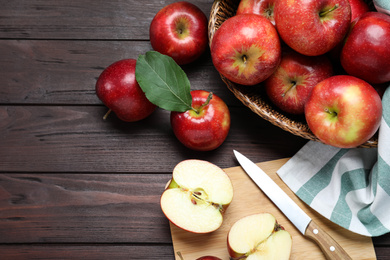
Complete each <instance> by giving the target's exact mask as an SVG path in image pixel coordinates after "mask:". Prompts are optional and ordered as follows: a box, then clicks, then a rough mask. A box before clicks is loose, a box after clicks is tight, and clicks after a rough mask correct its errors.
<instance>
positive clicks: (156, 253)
mask: <svg viewBox="0 0 390 260" xmlns="http://www.w3.org/2000/svg"><path fill="white" fill-rule="evenodd" d="M0 252H1V259H2V260H19V259H62V260H68V259H69V260H74V259H84V260H100V259H101V260H106V259H150V260H153V259H155V260H172V257H173V250H172V245H132V244H129V245H126V244H125V245H123V244H118V245H112V244H95V245H66V244H64V245H50V244H48V245H27V246H26V245H0Z"/></svg>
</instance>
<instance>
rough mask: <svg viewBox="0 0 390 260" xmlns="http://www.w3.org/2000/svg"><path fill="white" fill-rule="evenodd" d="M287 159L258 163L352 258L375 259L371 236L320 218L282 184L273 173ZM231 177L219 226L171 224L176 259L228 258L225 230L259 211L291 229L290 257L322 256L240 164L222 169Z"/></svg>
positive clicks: (308, 257)
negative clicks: (208, 229) (200, 230)
mask: <svg viewBox="0 0 390 260" xmlns="http://www.w3.org/2000/svg"><path fill="white" fill-rule="evenodd" d="M287 160H288V159H281V160H275V161H270V162H263V163H258V164H257V165H258V166H260V167H261V168H262V169H263V170H264V171H265V172H266V173H267V174H268V175H269V176H270V177H271V178H272V179H273V180H274V181H275V182H276V183H277V184H278V185H279V186H280V187H281V188H282V189H283V190H284V191H285V192H286V193H287V194H288V195H289V196H290V197H291V198H292V199H293V200H294V201H295V202H296V203H297V204H298V205H299V206H300V207H301V208H302V209H303V210H304V211H305V212H306V213H307V214H308V215H309V216H310V217H311V218H312V219H314V220H315V221H316V222H317V223H318V224H319V225H320V226H321V227H322V228H323V229H324V230H325V231H327V232H328V234H330V235H331V236H332V237H333V238H334V239H335V240H336V241H337V242H338V243H339V244H340V245H341V246H342V247H343V248H344V249H345V250H346V251H347V253H348V254H349V255H350V256H351V257H352V259H359V260H368V259H370V260H373V259H376V256H375V251H374V246H373V244H372V240H371V238H370V237H364V236H361V235H358V234H355V233H353V232H351V231H349V230H346V229H344V228H342V227H340V226H338V225H336V224H334V223H333V222H331V221H329V220H328V219H326V218H324V217H322V216H321V215H319V214H318V213H316V212H315V211H314V210H312V209H311V208H310V207H308V206H307V205H306V204H305V203H304V202H302V201H300V199H299V198H298V197H297V196H295V194H294V193H293V192H292V191H291V190H290V189H289V188H288V187H287V186H286V185H285V184H284V182H283V181H282V180H281V179H280V178H279V176H278V175H277V174H276V171H277V170H278V169H279V168H280V167H281V166H282V165H283V164H285V163H286V162H287ZM225 172H226V173H227V174H228V175H229V176H230V178H231V180H232V183H233V188H234V198H233V201H232V203H231V204H230V206H229V208H228V209H227V211H226V214H225V217H224V222H223V224H222V226H221V227H220V228H219V229H218V230H216V231H214V232H212V233H209V234H193V233H190V232H187V231H184V230H181V229H179V228H178V227H176V226H174V225H172V224H170V227H171V234H172V241H173V247H174V251H175V257H176V259H180V258H179V257H178V256H177V255H176V253H177V252H178V251H180V252H181V254H182V256H183V258H184V260H195V259H196V258H198V257H200V256H205V255H214V256H217V257H220V258H221V259H223V260H228V259H229V255H228V252H227V248H226V240H227V233H228V231H229V228H230V227H231V226H232V224H233V223H234V222H236V221H237V220H238V219H240V218H242V217H244V216H247V215H250V214H254V213H259V212H269V213H271V214H273V215H274V216H275V217H276V219H277V220H278V222H279V224H281V225H282V226H284V227H285V229H286V230H287V231H289V232H290V234H291V236H292V238H293V246H292V252H291V257H290V259H297V260H298V259H299V260H301V259H305V260H310V259H313V260H320V259H325V257H324V255H323V254H322V251H321V250H320V248H319V247H318V246H317V245H316V244H315V243H314V242H312V241H311V240H309V239H306V238H305V237H304V236H303V235H302V234H301V233H300V232H299V231H298V230H297V229H296V228H295V226H294V225H293V224H292V223H291V222H290V221H289V220H288V219H287V218H286V217H285V216H284V215H283V213H282V212H281V211H279V209H278V208H276V206H275V205H274V204H273V203H272V202H271V201H270V200H269V199H268V198H267V197H266V195H265V194H264V193H263V192H262V191H261V190H260V189H259V188H258V187H257V186H256V185H255V184H254V182H253V181H252V180H251V179H250V178H249V177H248V176H247V175H246V173H245V172H244V171H243V169H242V168H241V167H233V168H228V169H225Z"/></svg>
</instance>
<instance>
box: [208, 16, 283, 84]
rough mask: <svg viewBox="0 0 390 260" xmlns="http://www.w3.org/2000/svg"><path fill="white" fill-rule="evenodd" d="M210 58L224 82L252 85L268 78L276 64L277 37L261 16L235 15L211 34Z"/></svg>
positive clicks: (279, 56) (278, 44) (279, 47)
mask: <svg viewBox="0 0 390 260" xmlns="http://www.w3.org/2000/svg"><path fill="white" fill-rule="evenodd" d="M211 57H212V60H213V63H214V66H215V68H216V69H217V70H218V72H219V73H221V74H222V75H223V76H225V77H226V78H227V79H229V80H231V81H233V82H235V83H238V84H242V85H256V84H258V83H260V82H262V81H264V80H265V79H266V78H268V77H269V76H271V75H272V73H273V72H274V71H275V70H276V68H277V66H278V65H279V63H280V58H281V45H280V40H279V36H278V33H277V32H276V29H275V27H274V26H273V25H272V24H271V22H270V21H269V20H268V19H267V18H265V17H263V16H260V15H256V14H240V15H236V16H233V17H231V18H229V19H227V20H226V21H225V22H224V23H223V24H222V25H221V27H220V28H219V29H218V30H217V31H216V32H215V34H214V37H213V40H212V43H211Z"/></svg>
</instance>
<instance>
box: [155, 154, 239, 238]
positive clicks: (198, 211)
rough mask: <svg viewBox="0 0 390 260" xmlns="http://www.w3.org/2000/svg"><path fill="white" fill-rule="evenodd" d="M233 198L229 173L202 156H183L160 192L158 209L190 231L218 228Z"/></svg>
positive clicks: (198, 231)
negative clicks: (192, 157) (184, 157)
mask: <svg viewBox="0 0 390 260" xmlns="http://www.w3.org/2000/svg"><path fill="white" fill-rule="evenodd" d="M232 199H233V185H232V183H231V180H230V178H229V176H228V175H227V174H226V173H225V172H224V171H223V170H222V169H221V168H219V167H218V166H216V165H214V164H212V163H210V162H207V161H203V160H195V159H194V160H184V161H182V162H180V163H179V164H177V165H176V167H175V168H174V169H173V173H172V179H171V180H170V181H169V182H168V184H167V187H166V189H165V191H164V192H163V194H162V195H161V200H160V204H161V209H162V211H163V212H164V214H165V216H166V217H167V218H168V219H169V221H170V222H171V223H173V224H174V225H176V226H178V227H179V228H181V229H184V230H187V231H190V232H193V233H209V232H212V231H215V230H217V229H218V228H219V227H220V226H221V225H222V222H223V215H224V213H225V210H226V209H227V207H228V206H229V204H230V203H231V201H232Z"/></svg>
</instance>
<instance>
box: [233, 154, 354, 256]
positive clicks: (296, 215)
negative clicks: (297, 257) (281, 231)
mask: <svg viewBox="0 0 390 260" xmlns="http://www.w3.org/2000/svg"><path fill="white" fill-rule="evenodd" d="M233 152H234V155H235V156H236V158H237V160H238V162H239V163H240V165H241V167H242V168H243V169H244V170H245V172H246V173H247V174H248V176H249V177H250V178H251V179H252V180H253V181H254V182H255V183H256V185H257V186H258V187H259V188H260V189H261V190H262V191H263V192H264V193H265V194H266V195H267V197H268V198H269V199H270V200H271V201H272V202H273V203H274V204H275V205H276V206H277V207H278V208H279V209H280V210H281V211H282V212H283V214H284V215H285V216H286V217H287V218H288V219H289V220H290V221H291V222H292V223H293V224H294V225H295V227H297V229H298V230H299V231H300V232H301V233H302V234H303V235H304V236H306V237H308V238H310V239H312V240H313V241H315V242H316V243H317V244H318V246H319V247H320V248H321V250H322V252H323V253H324V255H325V256H326V258H327V259H352V258H351V257H350V256H349V255H348V254H347V252H345V250H344V249H343V248H342V247H341V246H340V245H339V244H338V243H337V242H336V241H335V240H334V239H333V238H332V237H331V236H329V235H328V234H327V233H326V232H325V231H323V230H322V229H321V228H320V227H319V226H318V225H317V224H316V223H315V222H314V221H313V220H312V219H311V218H310V217H309V216H308V215H307V214H306V213H305V212H304V211H303V210H302V209H301V208H300V207H299V206H298V205H297V204H296V203H295V202H294V201H293V200H292V199H291V198H290V197H289V196H288V195H287V194H286V193H285V192H284V191H283V190H282V189H281V188H280V187H279V186H278V185H277V184H276V183H275V182H274V181H273V180H272V179H271V178H270V177H269V176H268V175H267V174H266V173H265V172H264V171H263V170H262V169H260V167H258V166H257V165H256V164H255V163H253V162H252V161H251V160H249V159H248V158H246V157H245V156H244V155H242V154H241V153H239V152H237V151H235V150H233Z"/></svg>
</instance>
